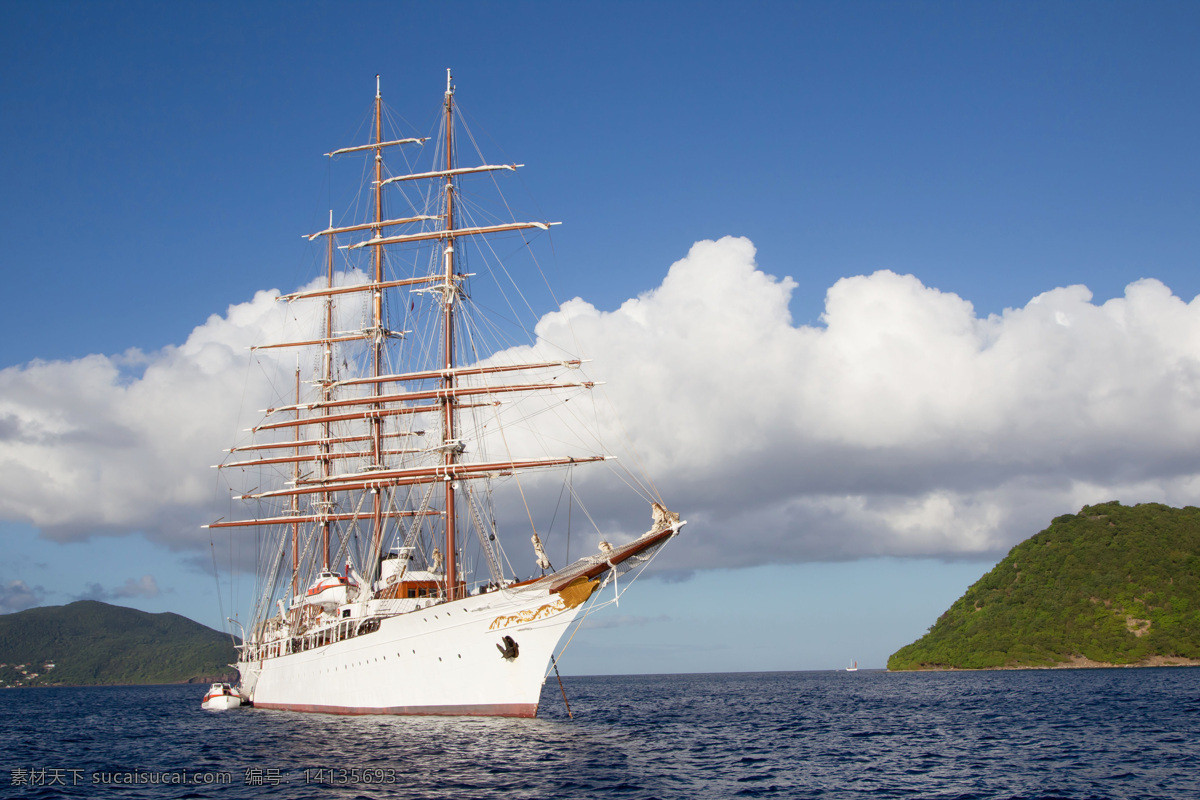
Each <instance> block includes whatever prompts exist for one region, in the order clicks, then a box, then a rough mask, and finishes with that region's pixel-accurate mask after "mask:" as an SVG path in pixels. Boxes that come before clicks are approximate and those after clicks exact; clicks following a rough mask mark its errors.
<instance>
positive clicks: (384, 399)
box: [255, 381, 596, 430]
mask: <svg viewBox="0 0 1200 800" xmlns="http://www.w3.org/2000/svg"><path fill="white" fill-rule="evenodd" d="M595 385H596V384H595V382H594V381H571V382H569V383H568V382H564V383H501V384H497V385H495V386H460V387H455V388H452V389H450V390H449V391H447V390H445V389H426V390H425V391H423V392H403V393H398V394H380V395H372V396H370V397H347V398H346V399H345V400H330V401H329V402H328V403H308V404H306V405H303V406H280V407H279V408H268V409H266V411H265V413H266V414H267V415H268V416H270V415H271V414H279V413H281V412H284V411H293V410H295V409H296V408H307V409H315V408H349V407H353V406H363V405H370V406H375V407H377V405H378V404H379V403H403V402H406V401H407V402H415V401H417V400H433V399H440V398H443V397H474V396H477V395H481V394H511V393H512V392H543V391H550V390H553V389H591V388H592V387H594V386H595ZM265 427H266V426H265V425H264V426H261V427H259V428H256V429H255V430H262V429H263V428H265Z"/></svg>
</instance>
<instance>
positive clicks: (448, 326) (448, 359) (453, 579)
mask: <svg viewBox="0 0 1200 800" xmlns="http://www.w3.org/2000/svg"><path fill="white" fill-rule="evenodd" d="M450 81H451V76H450V70H449V69H447V70H446V170H447V172H449V170H451V169H453V168H454V86H453V85H452V84H451V82H450ZM444 202H445V205H446V208H445V219H444V226H445V230H446V236H445V245H444V250H445V254H446V273H445V274H446V282H445V283H444V284H443V286H442V341H443V345H444V356H445V357H444V358H443V359H442V364H441V366H445V368H446V370H447V374H446V375H445V376H444V377H443V378H442V389H443V390H444V391H445V396H443V397H442V399H441V404H442V414H443V422H442V446H443V448H444V451H443V452H444V456H443V459H444V461H445V465H446V474H447V475H449V473H450V471H451V468H453V467H454V462H455V460H456V459H457V456H458V454H457V452H456V448H454V447H453V446H451V445H452V444H453V443H454V442H456V441H457V440H458V438H457V437H458V432H457V431H456V430H455V426H454V417H455V412H454V395H453V392H454V372H453V370H454V295H455V294H457V292H458V284H457V283H456V282H455V280H454V235H453V233H452V231H453V230H454V211H455V208H454V176H453V174H450V175H447V179H446V185H445V201H444ZM376 389H377V390H378V385H376ZM445 485H446V509H445V511H446V599H447V600H455V599H457V595H458V551H457V545H456V543H455V541H454V535H455V530H454V529H455V526H456V525H457V524H458V521H457V519H456V518H455V514H454V500H455V498H454V485H455V481H454V480H447V481H445Z"/></svg>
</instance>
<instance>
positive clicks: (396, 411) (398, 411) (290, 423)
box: [250, 400, 500, 433]
mask: <svg viewBox="0 0 1200 800" xmlns="http://www.w3.org/2000/svg"><path fill="white" fill-rule="evenodd" d="M498 405H500V402H499V401H498V400H494V401H492V402H490V403H470V404H464V405H461V406H459V407H460V408H486V407H488V406H498ZM440 408H441V406H440V405H430V406H405V407H403V408H384V409H374V408H372V409H368V410H366V411H355V412H354V413H353V414H331V415H329V416H327V417H320V418H318V419H302V420H300V422H299V423H297V422H295V421H294V420H285V421H283V422H272V423H271V424H269V425H259V426H258V427H256V428H251V429H250V430H252V431H254V432H255V433H257V432H258V431H271V430H277V429H279V428H291V427H294V426H295V425H297V424H299V425H328V424H329V423H330V422H345V421H347V420H352V419H371V418H372V417H400V416H404V415H405V414H423V413H425V412H426V411H438V410H439V409H440Z"/></svg>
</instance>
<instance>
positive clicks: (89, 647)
mask: <svg viewBox="0 0 1200 800" xmlns="http://www.w3.org/2000/svg"><path fill="white" fill-rule="evenodd" d="M235 659H236V652H235V651H234V648H233V643H232V642H231V641H230V638H229V636H228V635H227V634H224V633H220V632H219V631H214V630H213V629H211V628H207V627H205V626H203V625H201V624H200V623H198V622H193V621H192V620H190V619H188V618H186V617H181V616H179V615H178V614H170V613H166V614H148V613H146V612H144V611H137V610H136V609H132V608H124V607H122V606H112V605H108V604H107V603H99V602H96V601H93V600H81V601H79V602H76V603H71V604H69V605H65V606H45V607H42V608H31V609H28V610H26V611H21V612H18V613H16V614H5V615H3V616H0V685H3V686H18V685H19V686H90V685H99V684H147V683H183V682H186V681H196V680H205V679H207V680H216V679H218V678H222V677H225V676H229V675H230V674H231V672H233V671H232V670H231V669H230V667H229V664H230V663H232V662H233V661H234V660H235ZM48 664H53V665H54V666H53V667H47V665H48ZM34 675H36V677H31V676H34Z"/></svg>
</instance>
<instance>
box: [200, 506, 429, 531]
mask: <svg viewBox="0 0 1200 800" xmlns="http://www.w3.org/2000/svg"><path fill="white" fill-rule="evenodd" d="M441 513H442V512H441V511H437V510H428V511H385V512H383V515H384V516H385V517H388V518H391V519H395V518H400V517H418V516H425V517H436V516H440V515H441ZM366 516H367V515H366V514H352V513H346V514H302V515H300V516H297V517H293V516H282V517H260V518H258V519H241V520H229V521H228V522H226V521H223V520H222V521H220V522H210V523H209V524H207V525H201V526H200V527H201V528H251V527H254V526H256V525H283V524H291V523H294V522H325V521H326V520H328V521H332V522H343V521H345V520H355V519H363V518H365V517H366Z"/></svg>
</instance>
